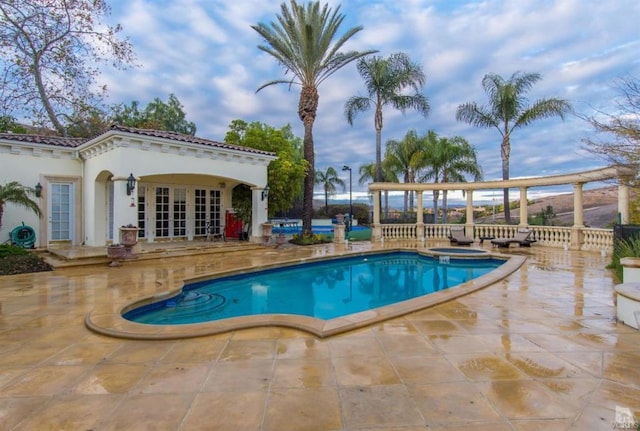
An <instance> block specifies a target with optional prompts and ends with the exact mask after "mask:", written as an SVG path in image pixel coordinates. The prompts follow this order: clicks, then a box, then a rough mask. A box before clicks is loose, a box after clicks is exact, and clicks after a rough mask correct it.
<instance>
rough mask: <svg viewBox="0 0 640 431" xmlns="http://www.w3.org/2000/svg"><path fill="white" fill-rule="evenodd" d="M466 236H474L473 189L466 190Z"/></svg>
mask: <svg viewBox="0 0 640 431" xmlns="http://www.w3.org/2000/svg"><path fill="white" fill-rule="evenodd" d="M465 230H466V233H467V236H469V237H471V238H475V232H474V229H473V190H467V223H466V225H465Z"/></svg>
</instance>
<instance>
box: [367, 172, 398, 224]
mask: <svg viewBox="0 0 640 431" xmlns="http://www.w3.org/2000/svg"><path fill="white" fill-rule="evenodd" d="M376 169H377V167H376V164H375V163H367V164H365V165H361V166H360V169H359V170H358V172H359V173H360V178H359V179H358V184H360V185H364V184H366V183H367V182H370V181H374V179H375V177H376ZM382 179H383V181H386V182H388V183H397V182H399V181H398V177H397V176H396V174H395V173H394V172H393V171H392V170H391V169H390V168H389V166H387V163H385V161H383V162H382ZM384 216H385V218H386V217H389V191H388V190H385V191H384Z"/></svg>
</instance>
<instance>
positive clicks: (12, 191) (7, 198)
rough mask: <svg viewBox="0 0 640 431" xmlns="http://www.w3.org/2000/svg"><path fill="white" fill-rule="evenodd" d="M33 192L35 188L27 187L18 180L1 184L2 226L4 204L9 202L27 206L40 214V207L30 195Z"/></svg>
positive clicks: (0, 214) (0, 221) (0, 215)
mask: <svg viewBox="0 0 640 431" xmlns="http://www.w3.org/2000/svg"><path fill="white" fill-rule="evenodd" d="M32 194H35V190H34V189H32V188H30V187H25V186H23V185H22V184H20V183H19V182H17V181H11V182H10V183H7V184H4V185H0V228H2V216H3V214H4V205H5V204H7V203H12V204H14V205H18V206H21V207H24V208H27V209H29V210H32V211H33V212H34V213H36V214H37V215H38V216H40V214H41V211H40V207H39V206H38V204H37V203H36V202H35V201H33V200H31V198H30V197H29V196H30V195H32Z"/></svg>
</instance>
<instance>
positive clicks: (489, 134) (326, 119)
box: [99, 0, 640, 199]
mask: <svg viewBox="0 0 640 431" xmlns="http://www.w3.org/2000/svg"><path fill="white" fill-rule="evenodd" d="M287 1H288V0H287ZM325 2H326V3H328V4H329V5H330V7H332V8H334V9H335V8H337V7H340V12H341V13H342V14H344V15H345V20H344V22H343V24H342V26H341V28H340V30H339V34H343V33H344V32H345V31H346V30H348V29H350V28H352V27H355V26H362V27H363V30H362V31H360V32H359V33H357V34H356V35H355V36H354V37H352V38H351V39H350V40H349V41H348V42H347V43H346V44H345V45H344V49H345V50H371V49H375V50H378V51H379V52H378V53H377V54H376V55H379V56H383V57H387V56H389V55H390V54H392V53H395V52H404V53H406V54H407V55H409V57H410V58H411V59H412V60H413V61H414V62H416V63H418V64H419V65H421V66H422V69H423V71H424V73H425V74H426V78H427V80H426V84H425V86H424V88H423V93H424V94H425V95H426V96H427V98H428V99H429V103H430V105H431V112H430V114H429V116H428V117H427V118H424V117H422V116H421V115H420V114H418V113H417V112H415V111H411V110H409V111H407V112H406V113H405V114H402V113H401V112H399V111H395V110H393V109H392V108H385V110H384V111H383V118H384V127H383V129H382V142H383V151H384V143H385V142H386V141H387V140H389V139H402V137H403V136H404V135H405V134H406V133H407V132H408V131H410V130H416V131H417V132H418V133H419V134H424V133H426V132H427V131H428V130H434V131H435V132H436V133H437V134H438V135H439V136H443V137H453V136H461V137H463V138H465V139H467V141H468V142H469V143H470V144H471V145H473V146H474V147H475V148H476V150H477V152H478V161H479V163H480V165H481V167H482V169H483V172H484V178H485V180H496V179H501V178H502V170H501V159H500V149H499V147H500V139H501V138H500V135H499V133H498V132H497V130H495V129H478V128H475V127H473V126H471V125H469V124H466V123H463V122H458V121H456V119H455V112H456V109H457V107H458V106H459V105H460V104H462V103H466V102H477V103H478V104H481V105H484V104H486V103H487V96H486V94H485V93H484V91H483V89H482V86H481V82H482V78H483V76H484V75H486V74H487V73H496V74H498V75H501V76H502V77H504V78H505V79H508V78H509V77H510V76H511V75H512V74H513V73H514V72H517V71H522V72H526V73H539V74H540V75H541V76H542V80H541V81H539V82H538V83H537V84H536V85H535V86H534V87H533V88H532V89H531V91H530V92H529V93H527V96H528V98H529V101H530V102H533V101H535V100H536V99H539V98H544V97H559V98H563V99H566V100H568V101H569V102H570V103H571V104H572V106H573V109H574V110H575V111H576V112H577V113H579V114H582V115H592V114H594V113H596V112H597V111H603V112H608V113H613V112H615V104H616V98H617V97H618V96H619V92H618V91H617V90H616V80H618V79H620V78H621V77H625V76H630V75H631V76H635V77H640V55H639V54H640V31H639V30H638V27H637V25H638V19H639V18H640V2H638V1H637V0H616V1H612V2H603V1H600V0H597V1H595V0H504V1H499V0H486V1H463V0H430V1H429V0H342V1H338V0H322V3H325ZM108 3H109V4H110V5H111V7H112V13H111V16H110V17H109V19H108V22H109V23H111V24H114V23H119V24H121V25H122V26H123V32H122V34H124V35H125V36H127V37H128V38H129V39H130V41H131V43H132V45H133V48H134V50H135V52H136V55H137V63H138V64H139V67H137V68H132V69H128V70H124V71H118V70H115V69H104V72H103V74H102V76H101V77H100V78H101V79H100V80H99V81H100V82H101V83H105V84H107V88H108V94H109V99H108V103H109V104H112V103H120V102H122V103H126V104H128V103H130V102H131V101H133V100H137V101H139V102H140V103H141V104H142V105H143V106H144V105H146V104H147V103H148V102H150V101H151V100H152V99H154V98H155V97H159V98H160V99H162V100H164V101H166V100H167V99H168V97H169V94H171V93H173V94H175V95H176V96H177V98H178V99H179V100H180V102H181V103H182V104H183V105H184V110H185V112H186V114H187V119H188V120H189V121H193V122H195V124H196V126H197V132H196V135H198V136H200V137H203V138H208V139H213V140H217V141H222V140H223V139H224V136H225V134H226V132H227V130H228V126H229V124H230V123H231V121H233V120H235V119H242V120H245V121H247V122H251V121H260V122H262V123H265V124H268V125H270V126H273V127H282V126H285V125H287V124H290V125H291V126H292V129H293V132H294V133H295V134H296V135H297V136H300V137H302V136H303V127H302V123H301V122H300V120H299V118H298V116H297V104H298V98H299V88H300V87H299V86H294V87H292V88H291V89H290V88H289V87H288V86H287V85H277V86H270V87H267V88H265V89H263V90H262V91H260V92H258V93H256V90H257V89H258V88H259V87H260V86H261V85H262V84H264V83H266V82H268V81H271V80H274V79H286V78H290V77H291V75H290V74H288V75H285V74H284V72H285V70H284V69H283V68H282V67H281V66H280V65H279V64H278V63H277V62H276V61H275V59H273V57H271V56H269V55H268V54H266V53H264V52H262V51H260V50H259V49H258V48H257V46H258V45H260V44H262V43H263V40H262V38H261V37H260V36H259V35H258V33H257V32H255V30H253V29H252V28H251V25H255V24H257V23H261V22H262V23H269V22H271V21H273V20H275V18H276V15H277V14H278V13H279V12H280V4H281V2H280V1H271V0H236V1H229V0H110V1H108ZM319 94H320V101H319V108H318V114H317V118H316V122H315V125H314V143H315V151H316V165H315V166H316V170H323V171H324V170H326V169H327V167H329V166H331V167H334V168H335V169H336V170H337V171H338V172H339V174H340V176H341V178H342V179H343V180H344V181H345V182H346V183H347V188H348V182H349V176H348V172H347V171H344V172H343V171H342V170H341V169H342V166H343V165H348V166H350V167H351V168H352V170H353V184H352V189H353V192H354V196H362V195H366V193H365V192H366V185H360V184H359V182H358V178H359V175H358V169H359V167H360V166H361V165H363V164H365V163H372V162H374V161H375V129H374V124H373V111H372V110H369V111H365V112H362V113H359V114H358V115H357V116H356V118H355V121H354V124H353V126H351V125H349V124H348V122H347V120H346V117H345V115H344V104H345V102H346V100H347V99H348V98H349V97H351V96H355V95H360V96H365V95H366V92H365V87H364V84H363V81H362V79H361V77H360V76H359V74H358V72H357V70H356V67H355V62H354V63H351V64H349V65H347V66H346V67H344V68H343V69H341V70H340V71H338V72H337V73H335V74H334V75H332V76H331V77H330V78H329V79H327V80H326V81H324V82H323V83H322V84H321V85H320V87H319ZM591 136H593V129H592V128H591V126H590V125H589V124H588V123H586V122H585V121H584V120H582V119H580V118H579V117H577V116H575V115H570V116H568V117H566V118H565V120H564V121H562V120H561V119H559V118H553V119H545V120H541V121H537V122H535V123H533V124H531V125H529V126H527V127H525V128H522V129H519V130H518V131H516V132H514V133H513V135H512V139H511V161H510V174H511V177H512V178H519V177H531V176H547V175H556V174H563V173H571V172H579V171H583V170H588V169H595V168H599V167H602V166H605V165H606V163H605V161H604V160H601V159H598V158H596V157H595V156H593V155H591V154H590V153H588V152H587V151H585V150H584V148H583V147H584V144H583V140H584V139H585V138H588V137H591ZM569 189H570V187H569ZM318 191H320V189H318ZM340 196H343V197H344V195H340ZM340 196H338V197H340ZM514 196H517V193H516V194H515V195H514ZM516 198H517V197H516ZM425 199H426V198H425Z"/></svg>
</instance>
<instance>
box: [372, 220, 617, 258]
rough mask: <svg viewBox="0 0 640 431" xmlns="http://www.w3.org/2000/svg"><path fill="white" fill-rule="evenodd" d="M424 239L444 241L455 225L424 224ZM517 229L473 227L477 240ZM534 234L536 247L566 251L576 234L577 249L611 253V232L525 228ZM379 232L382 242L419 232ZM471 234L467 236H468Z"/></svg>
mask: <svg viewBox="0 0 640 431" xmlns="http://www.w3.org/2000/svg"><path fill="white" fill-rule="evenodd" d="M423 226H424V239H446V238H448V237H449V231H450V229H451V227H452V226H459V225H454V224H425V225H423ZM518 228H519V226H514V225H487V224H477V225H474V226H473V236H474V238H475V239H480V238H512V237H514V236H515V235H516V233H517V232H518ZM528 228H529V229H531V230H532V231H533V234H532V236H533V238H534V239H535V240H536V244H538V245H543V246H545V247H560V248H569V247H571V245H572V235H577V238H576V239H574V241H573V243H576V244H578V246H579V248H580V250H590V251H602V250H605V251H607V252H611V251H612V250H613V230H612V229H596V228H577V229H575V228H572V227H562V226H528ZM380 231H381V233H382V237H383V238H384V239H391V240H393V239H403V240H405V239H415V240H421V239H422V238H418V229H417V225H415V224H383V225H380ZM470 234H471V233H470V232H466V235H468V236H470Z"/></svg>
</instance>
